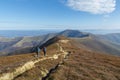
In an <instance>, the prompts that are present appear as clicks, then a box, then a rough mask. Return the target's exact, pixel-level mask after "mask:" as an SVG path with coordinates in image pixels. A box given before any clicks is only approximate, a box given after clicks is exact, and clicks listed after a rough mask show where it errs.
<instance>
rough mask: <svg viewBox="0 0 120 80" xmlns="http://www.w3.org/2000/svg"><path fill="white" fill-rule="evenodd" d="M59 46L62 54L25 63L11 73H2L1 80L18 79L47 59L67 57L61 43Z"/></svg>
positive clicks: (0, 74)
mask: <svg viewBox="0 0 120 80" xmlns="http://www.w3.org/2000/svg"><path fill="white" fill-rule="evenodd" d="M56 44H57V46H58V51H60V52H61V54H54V55H52V56H50V57H44V58H42V59H36V60H34V61H33V60H31V61H28V62H26V63H24V64H23V65H20V66H18V67H16V68H14V69H13V70H12V71H11V72H10V71H8V72H2V73H0V80H13V79H14V78H16V77H17V76H19V75H21V74H23V73H24V72H26V71H29V70H30V69H32V68H34V67H35V64H36V63H38V62H40V61H44V60H47V59H54V60H55V59H58V57H59V56H61V55H62V56H63V57H64V58H65V56H66V55H67V52H65V51H64V50H63V48H62V47H61V46H60V44H59V43H56Z"/></svg>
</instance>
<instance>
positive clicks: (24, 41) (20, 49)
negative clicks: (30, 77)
mask: <svg viewBox="0 0 120 80" xmlns="http://www.w3.org/2000/svg"><path fill="white" fill-rule="evenodd" d="M54 36H55V34H47V35H43V36H34V37H20V38H19V37H18V38H15V39H10V38H8V39H7V40H6V38H5V39H3V38H2V39H1V41H4V40H5V41H6V42H0V44H1V45H0V48H1V50H0V52H1V53H0V55H1V56H2V55H13V54H20V53H29V52H31V48H33V47H35V46H37V45H42V44H43V43H45V42H46V41H47V40H49V39H50V38H52V37H54Z"/></svg>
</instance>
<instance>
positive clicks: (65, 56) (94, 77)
mask: <svg viewBox="0 0 120 80" xmlns="http://www.w3.org/2000/svg"><path fill="white" fill-rule="evenodd" d="M77 43H78V42H76V41H74V40H71V39H68V38H65V37H54V38H52V39H50V40H48V41H47V42H46V43H45V44H43V46H46V47H47V56H46V57H44V56H42V54H43V52H41V57H40V58H35V57H34V55H35V53H33V54H26V55H25V54H23V55H16V56H9V57H2V58H0V59H1V60H0V64H1V65H2V66H3V67H2V68H3V69H1V72H0V79H1V80H5V79H6V78H8V77H10V78H11V79H8V80H119V79H120V68H119V67H120V57H116V56H112V55H108V54H101V53H97V52H93V51H89V50H87V49H85V48H84V46H82V44H81V45H80V46H81V47H78V46H77V45H76V44H77ZM78 45H79V44H78ZM20 56H21V57H20ZM27 57H28V58H27ZM5 58H6V59H8V60H7V61H4V60H6V59H5ZM15 58H16V59H17V60H19V61H17V60H16V61H14V59H15ZM26 58H27V59H26ZM12 60H13V62H12ZM2 61H4V62H2ZM13 63H14V64H19V65H17V66H15V65H14V64H13ZM9 64H11V65H12V66H9ZM4 66H7V68H6V67H4ZM28 66H29V67H28ZM16 71H17V72H16ZM10 73H11V74H12V73H14V74H12V77H11V76H8V75H10Z"/></svg>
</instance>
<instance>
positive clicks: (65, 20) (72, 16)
mask: <svg viewBox="0 0 120 80" xmlns="http://www.w3.org/2000/svg"><path fill="white" fill-rule="evenodd" d="M119 21H120V0H0V30H39V29H120V22H119Z"/></svg>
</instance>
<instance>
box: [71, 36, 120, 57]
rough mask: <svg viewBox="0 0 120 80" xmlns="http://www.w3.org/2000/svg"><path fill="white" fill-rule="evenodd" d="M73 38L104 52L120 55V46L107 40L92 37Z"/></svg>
mask: <svg viewBox="0 0 120 80" xmlns="http://www.w3.org/2000/svg"><path fill="white" fill-rule="evenodd" d="M73 40H75V41H77V42H78V44H79V43H80V44H83V45H84V46H86V47H87V48H89V49H91V50H93V51H97V52H103V53H109V54H113V55H120V49H119V48H120V46H118V45H115V44H112V43H110V42H108V41H105V40H98V39H94V38H91V37H87V38H82V39H81V38H73Z"/></svg>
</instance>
